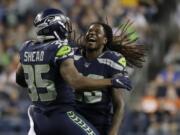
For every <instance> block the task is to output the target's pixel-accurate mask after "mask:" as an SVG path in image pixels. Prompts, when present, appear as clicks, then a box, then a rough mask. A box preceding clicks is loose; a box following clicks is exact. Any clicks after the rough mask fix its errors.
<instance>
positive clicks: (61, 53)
mask: <svg viewBox="0 0 180 135" xmlns="http://www.w3.org/2000/svg"><path fill="white" fill-rule="evenodd" d="M70 52H71V47H70V46H68V45H64V46H62V47H61V48H60V49H59V50H58V51H57V53H56V56H57V57H62V56H64V55H67V54H69V53H70Z"/></svg>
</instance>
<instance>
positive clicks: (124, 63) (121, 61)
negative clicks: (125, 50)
mask: <svg viewBox="0 0 180 135" xmlns="http://www.w3.org/2000/svg"><path fill="white" fill-rule="evenodd" d="M118 63H119V64H121V65H123V66H124V67H126V59H125V58H124V57H122V58H120V59H119V60H118Z"/></svg>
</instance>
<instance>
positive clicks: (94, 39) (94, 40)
mask: <svg viewBox="0 0 180 135" xmlns="http://www.w3.org/2000/svg"><path fill="white" fill-rule="evenodd" d="M87 42H91V43H93V42H96V38H95V37H92V36H91V37H88V38H87Z"/></svg>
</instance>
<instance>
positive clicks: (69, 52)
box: [55, 44, 74, 64]
mask: <svg viewBox="0 0 180 135" xmlns="http://www.w3.org/2000/svg"><path fill="white" fill-rule="evenodd" d="M73 56H74V50H73V49H72V48H71V46H69V45H68V44H64V45H61V46H59V47H58V49H57V51H56V54H55V62H56V63H58V64H61V63H62V62H63V61H65V60H66V59H68V58H73Z"/></svg>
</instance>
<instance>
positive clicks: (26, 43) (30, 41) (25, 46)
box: [19, 40, 34, 52]
mask: <svg viewBox="0 0 180 135" xmlns="http://www.w3.org/2000/svg"><path fill="white" fill-rule="evenodd" d="M33 42H34V41H33V40H27V41H25V42H24V43H22V45H21V46H20V48H19V51H20V52H21V51H22V50H24V49H25V48H27V47H28V46H30V44H32V43H33Z"/></svg>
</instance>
